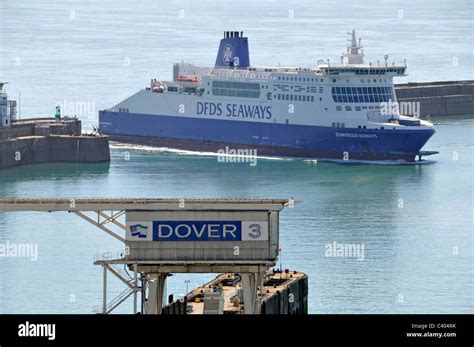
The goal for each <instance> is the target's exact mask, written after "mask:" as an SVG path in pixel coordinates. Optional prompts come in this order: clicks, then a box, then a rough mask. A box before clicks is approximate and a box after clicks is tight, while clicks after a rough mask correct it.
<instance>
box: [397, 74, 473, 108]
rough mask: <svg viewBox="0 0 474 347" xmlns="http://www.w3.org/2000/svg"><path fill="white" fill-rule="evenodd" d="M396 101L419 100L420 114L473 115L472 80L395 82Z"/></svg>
mask: <svg viewBox="0 0 474 347" xmlns="http://www.w3.org/2000/svg"><path fill="white" fill-rule="evenodd" d="M395 93H396V95H397V100H398V102H419V103H420V113H421V115H422V116H427V115H429V116H431V117H445V116H465V115H471V116H472V115H474V81H469V80H466V81H443V82H426V83H407V84H396V85H395Z"/></svg>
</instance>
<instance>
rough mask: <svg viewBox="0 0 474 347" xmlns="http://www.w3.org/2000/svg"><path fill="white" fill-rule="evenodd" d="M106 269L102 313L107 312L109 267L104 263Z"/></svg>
mask: <svg viewBox="0 0 474 347" xmlns="http://www.w3.org/2000/svg"><path fill="white" fill-rule="evenodd" d="M102 268H103V270H104V279H103V280H104V282H103V288H102V290H103V292H102V313H103V314H106V313H107V267H106V266H104V265H102Z"/></svg>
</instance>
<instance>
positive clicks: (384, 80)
mask: <svg viewBox="0 0 474 347" xmlns="http://www.w3.org/2000/svg"><path fill="white" fill-rule="evenodd" d="M365 81H367V83H370V78H367V80H364V79H361V80H360V82H361V83H365ZM373 81H374V83H377V79H376V78H374V79H373ZM332 82H333V83H336V82H337V80H336V79H335V78H333V80H332ZM379 82H380V83H387V79H385V78H384V79H383V80H382V79H381V78H380V79H379ZM346 83H351V80H349V79H347V80H346Z"/></svg>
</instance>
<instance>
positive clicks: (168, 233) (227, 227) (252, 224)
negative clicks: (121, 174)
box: [127, 220, 268, 242]
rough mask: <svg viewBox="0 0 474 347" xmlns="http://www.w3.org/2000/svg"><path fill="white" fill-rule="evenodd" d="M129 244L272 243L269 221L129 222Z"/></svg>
mask: <svg viewBox="0 0 474 347" xmlns="http://www.w3.org/2000/svg"><path fill="white" fill-rule="evenodd" d="M127 240H129V241H161V242H163V241H268V222H267V221H235V220H229V221H222V220H192V221H182V220H179V221H178V220H168V221H161V220H160V221H151V222H132V221H128V222H127Z"/></svg>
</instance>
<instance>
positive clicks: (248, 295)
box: [240, 273, 257, 314]
mask: <svg viewBox="0 0 474 347" xmlns="http://www.w3.org/2000/svg"><path fill="white" fill-rule="evenodd" d="M240 276H241V278H242V290H243V294H244V312H245V314H256V313H257V312H256V311H257V310H256V309H257V278H256V277H257V273H243V274H240Z"/></svg>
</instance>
